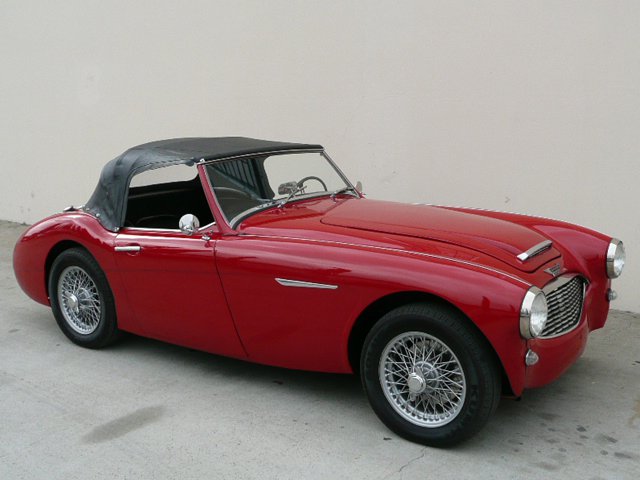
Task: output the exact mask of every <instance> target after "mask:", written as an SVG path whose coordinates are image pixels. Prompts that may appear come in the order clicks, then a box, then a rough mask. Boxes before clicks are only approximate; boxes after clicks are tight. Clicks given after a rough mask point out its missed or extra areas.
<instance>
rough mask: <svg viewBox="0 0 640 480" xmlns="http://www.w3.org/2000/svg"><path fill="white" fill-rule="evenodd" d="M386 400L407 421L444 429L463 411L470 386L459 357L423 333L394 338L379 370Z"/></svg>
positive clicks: (387, 347)
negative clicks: (443, 427)
mask: <svg viewBox="0 0 640 480" xmlns="http://www.w3.org/2000/svg"><path fill="white" fill-rule="evenodd" d="M378 374H379V379H380V385H381V386H382V391H383V392H384V395H385V397H386V398H387V400H388V401H389V403H390V404H391V406H392V407H393V409H394V410H395V411H396V412H398V413H399V414H400V415H401V416H402V417H403V418H405V419H406V420H408V421H409V422H411V423H413V424H415V425H419V426H421V427H428V428H434V427H440V426H442V425H446V424H447V423H449V422H451V421H452V420H453V419H454V418H456V416H457V415H458V414H459V413H460V410H462V406H463V405H464V400H465V397H466V382H465V376H464V372H463V371H462V366H461V364H460V361H459V360H458V358H457V357H456V355H455V354H454V353H453V351H451V349H450V348H449V347H447V345H445V344H444V343H443V342H441V341H440V340H439V339H437V338H435V337H432V336H431V335H428V334H426V333H422V332H406V333H402V334H400V335H398V336H397V337H395V338H393V339H392V340H391V341H390V342H389V343H388V344H387V346H386V347H385V349H384V350H383V352H382V356H381V357H380V365H379V369H378Z"/></svg>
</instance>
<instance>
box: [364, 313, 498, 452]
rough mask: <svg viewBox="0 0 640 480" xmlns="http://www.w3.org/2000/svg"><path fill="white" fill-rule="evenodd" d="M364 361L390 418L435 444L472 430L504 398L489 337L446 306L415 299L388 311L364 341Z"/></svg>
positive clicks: (371, 391) (374, 396) (404, 431)
mask: <svg viewBox="0 0 640 480" xmlns="http://www.w3.org/2000/svg"><path fill="white" fill-rule="evenodd" d="M360 368H361V376H362V382H363V385H364V389H365V391H366V393H367V396H368V398H369V401H370V403H371V406H372V408H373V410H374V411H375V412H376V414H377V415H378V416H379V417H380V419H381V420H382V421H383V422H384V423H385V425H387V426H388V427H389V428H390V429H391V430H393V431H394V432H396V433H397V434H399V435H401V436H402V437H404V438H407V439H408V440H412V441H416V442H420V443H423V444H425V445H430V446H434V447H445V446H450V445H454V444H456V443H459V442H461V441H463V440H465V439H467V438H469V437H471V436H472V435H473V434H475V433H476V432H477V431H479V430H480V429H481V428H482V427H483V426H484V425H485V423H486V422H487V420H488V419H489V417H490V416H491V414H492V413H493V412H494V410H495V408H496V406H497V405H498V401H499V399H500V377H499V375H498V368H497V366H496V364H495V361H494V358H493V356H492V354H491V352H490V351H489V349H488V348H487V346H486V341H485V340H484V339H483V338H482V336H481V334H480V333H479V332H477V331H476V330H475V328H473V327H472V326H471V325H469V324H468V319H466V318H465V317H464V316H463V315H462V314H461V313H460V312H458V311H456V310H454V309H453V308H450V307H447V306H445V305H439V304H422V303H417V304H411V305H405V306H402V307H399V308H397V309H395V310H392V311H391V312H389V313H387V314H386V315H385V316H384V317H382V318H381V319H380V321H379V322H378V323H377V324H376V325H375V326H374V327H373V329H372V330H371V332H369V335H368V336H367V338H366V340H365V344H364V348H363V351H362V357H361V363H360Z"/></svg>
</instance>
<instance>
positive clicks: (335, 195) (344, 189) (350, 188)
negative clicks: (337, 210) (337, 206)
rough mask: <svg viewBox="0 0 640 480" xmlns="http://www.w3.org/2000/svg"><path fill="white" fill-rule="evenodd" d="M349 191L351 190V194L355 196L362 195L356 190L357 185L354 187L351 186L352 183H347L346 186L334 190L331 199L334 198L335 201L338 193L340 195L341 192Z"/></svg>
mask: <svg viewBox="0 0 640 480" xmlns="http://www.w3.org/2000/svg"><path fill="white" fill-rule="evenodd" d="M347 192H351V194H352V195H353V196H354V197H360V194H359V193H358V190H356V188H355V187H353V186H351V185H345V186H344V187H342V188H339V189H337V190H334V191H333V192H332V193H331V200H334V201H335V199H336V197H337V196H338V195H340V194H341V193H347Z"/></svg>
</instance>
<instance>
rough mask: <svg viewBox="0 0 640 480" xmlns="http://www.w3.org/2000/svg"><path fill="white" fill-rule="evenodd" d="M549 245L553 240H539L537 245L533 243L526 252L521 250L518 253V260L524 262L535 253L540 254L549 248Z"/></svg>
mask: <svg viewBox="0 0 640 480" xmlns="http://www.w3.org/2000/svg"><path fill="white" fill-rule="evenodd" d="M551 245H553V242H552V241H551V240H545V241H544V242H540V243H538V244H537V245H534V246H533V247H531V248H530V249H529V250H527V251H526V252H522V253H521V254H520V255H518V260H520V261H521V262H526V261H527V260H529V259H530V258H533V257H535V256H536V255H540V254H541V253H542V252H544V251H545V250H548V249H550V248H551Z"/></svg>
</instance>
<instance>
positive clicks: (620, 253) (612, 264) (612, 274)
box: [607, 238, 625, 278]
mask: <svg viewBox="0 0 640 480" xmlns="http://www.w3.org/2000/svg"><path fill="white" fill-rule="evenodd" d="M624 262H625V253H624V245H623V244H622V242H621V241H620V240H617V239H615V238H612V239H611V242H609V248H607V275H608V276H609V278H617V277H619V276H620V274H621V273H622V269H623V268H624Z"/></svg>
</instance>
